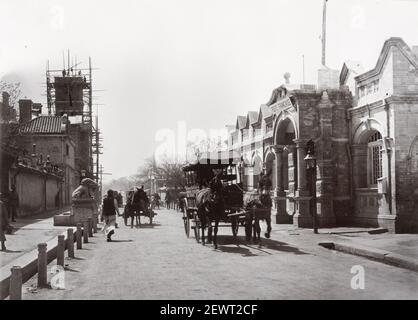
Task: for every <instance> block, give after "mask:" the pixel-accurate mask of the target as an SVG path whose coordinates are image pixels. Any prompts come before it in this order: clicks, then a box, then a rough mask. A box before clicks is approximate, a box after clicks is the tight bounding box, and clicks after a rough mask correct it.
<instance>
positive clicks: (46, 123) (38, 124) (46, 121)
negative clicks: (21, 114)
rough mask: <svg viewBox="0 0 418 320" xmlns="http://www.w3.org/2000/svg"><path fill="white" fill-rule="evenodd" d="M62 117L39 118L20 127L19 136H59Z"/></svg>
mask: <svg viewBox="0 0 418 320" xmlns="http://www.w3.org/2000/svg"><path fill="white" fill-rule="evenodd" d="M62 127H63V122H62V117H58V116H40V117H37V118H35V119H32V120H31V121H29V122H27V123H24V124H22V125H20V128H19V132H20V133H21V134H34V133H38V134H61V133H63V129H62Z"/></svg>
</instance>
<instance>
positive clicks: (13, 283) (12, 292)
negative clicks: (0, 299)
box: [9, 266, 23, 300]
mask: <svg viewBox="0 0 418 320" xmlns="http://www.w3.org/2000/svg"><path fill="white" fill-rule="evenodd" d="M10 271H11V275H10V288H9V299H10V300H22V284H23V281H22V279H23V272H22V268H21V267H20V266H13V267H12V268H11V269H10Z"/></svg>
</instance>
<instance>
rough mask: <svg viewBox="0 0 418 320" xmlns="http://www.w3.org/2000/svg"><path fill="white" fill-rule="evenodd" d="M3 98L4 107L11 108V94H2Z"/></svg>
mask: <svg viewBox="0 0 418 320" xmlns="http://www.w3.org/2000/svg"><path fill="white" fill-rule="evenodd" d="M1 95H2V97H3V105H4V107H5V108H8V107H9V103H10V94H8V93H7V92H6V91H3V92H2V94H1Z"/></svg>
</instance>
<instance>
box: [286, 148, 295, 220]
mask: <svg viewBox="0 0 418 320" xmlns="http://www.w3.org/2000/svg"><path fill="white" fill-rule="evenodd" d="M286 149H287V159H286V158H285V159H284V160H286V163H287V184H288V190H287V192H286V191H285V192H286V212H287V214H288V215H290V216H293V215H294V214H295V210H296V208H295V196H296V189H297V181H296V180H297V166H296V149H295V146H294V145H290V146H287V147H286Z"/></svg>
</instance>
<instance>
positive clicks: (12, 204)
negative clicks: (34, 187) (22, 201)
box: [8, 184, 19, 222]
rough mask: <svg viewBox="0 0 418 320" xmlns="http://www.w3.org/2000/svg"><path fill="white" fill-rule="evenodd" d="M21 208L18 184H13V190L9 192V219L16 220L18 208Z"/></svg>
mask: <svg viewBox="0 0 418 320" xmlns="http://www.w3.org/2000/svg"><path fill="white" fill-rule="evenodd" d="M18 208H19V195H18V194H17V191H16V186H15V185H14V184H12V190H11V191H10V193H9V208H8V211H9V220H10V219H11V220H12V222H16V216H17V209H18Z"/></svg>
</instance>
